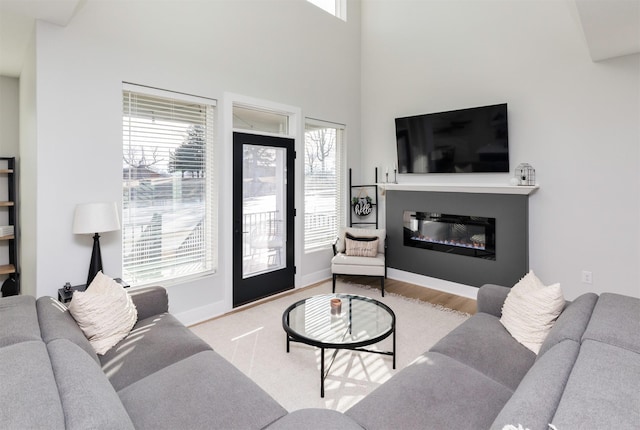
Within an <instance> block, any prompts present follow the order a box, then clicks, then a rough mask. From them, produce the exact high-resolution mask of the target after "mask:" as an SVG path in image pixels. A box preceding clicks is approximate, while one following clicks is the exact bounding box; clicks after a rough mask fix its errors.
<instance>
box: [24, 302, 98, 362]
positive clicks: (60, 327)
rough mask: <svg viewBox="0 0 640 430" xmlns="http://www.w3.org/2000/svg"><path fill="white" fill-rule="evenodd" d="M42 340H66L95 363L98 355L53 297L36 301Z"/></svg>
mask: <svg viewBox="0 0 640 430" xmlns="http://www.w3.org/2000/svg"><path fill="white" fill-rule="evenodd" d="M36 307H37V309H38V319H39V320H40V330H42V339H43V340H44V341H45V342H47V343H49V342H51V341H53V340H55V339H68V340H69V341H71V342H73V343H75V344H76V345H78V346H79V347H80V348H82V350H83V351H84V352H86V353H87V354H88V355H89V356H90V357H91V358H92V359H93V360H94V361H95V362H96V363H100V361H99V360H98V355H97V354H96V351H95V350H94V349H93V347H92V346H91V344H90V343H89V341H88V340H87V338H86V337H85V335H84V333H82V330H80V327H78V324H76V320H74V319H73V317H72V316H71V314H70V313H69V309H67V307H66V306H65V305H63V304H62V303H60V302H59V301H57V300H56V299H54V298H53V297H40V298H39V299H38V300H37V301H36Z"/></svg>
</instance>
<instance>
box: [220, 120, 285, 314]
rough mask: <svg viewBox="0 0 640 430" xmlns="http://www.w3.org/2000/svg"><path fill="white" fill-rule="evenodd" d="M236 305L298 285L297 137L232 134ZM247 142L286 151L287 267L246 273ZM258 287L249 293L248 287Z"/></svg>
mask: <svg viewBox="0 0 640 430" xmlns="http://www.w3.org/2000/svg"><path fill="white" fill-rule="evenodd" d="M233 138H234V143H233V145H234V148H233V152H234V155H233V164H234V166H233V169H234V170H233V199H234V200H233V231H234V237H233V257H232V258H233V306H234V307H239V306H242V305H245V304H248V303H252V302H254V301H257V300H260V299H263V298H265V297H269V296H272V295H275V294H278V293H281V292H284V291H287V290H291V289H292V288H294V287H295V272H296V269H295V253H294V250H295V219H296V217H295V141H294V139H291V138H289V137H283V136H266V135H263V134H257V133H244V132H239V131H236V132H234V134H233ZM244 145H253V146H259V147H263V148H278V149H281V150H282V149H283V150H284V151H285V154H286V156H285V159H284V166H283V167H284V170H285V172H286V176H285V177H283V179H282V180H283V181H284V184H285V187H284V189H285V195H284V205H285V206H284V213H283V214H282V217H283V220H284V221H285V226H286V230H285V237H286V241H285V242H284V246H283V247H282V248H283V249H284V255H283V256H282V257H284V259H283V260H281V261H280V262H281V263H282V262H283V263H284V267H278V268H274V269H273V270H266V271H262V272H258V273H254V274H252V275H250V276H246V277H245V268H244V254H245V237H246V236H245V234H247V233H250V232H245V231H243V229H244V222H243V221H244V215H246V214H245V213H244V196H243V193H244V190H245V186H244V170H243V166H244V161H245V159H244ZM249 290H252V291H258V293H257V294H248V291H249Z"/></svg>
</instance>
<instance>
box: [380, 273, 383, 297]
mask: <svg viewBox="0 0 640 430" xmlns="http://www.w3.org/2000/svg"><path fill="white" fill-rule="evenodd" d="M380 286H381V287H382V297H384V276H383V277H381V278H380Z"/></svg>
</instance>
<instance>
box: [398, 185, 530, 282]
mask: <svg viewBox="0 0 640 430" xmlns="http://www.w3.org/2000/svg"><path fill="white" fill-rule="evenodd" d="M528 199H529V197H528V196H526V195H513V194H483V193H457V192H431V191H397V190H393V191H392V190H387V192H386V229H387V247H388V254H387V266H388V267H390V268H393V269H398V270H403V271H406V272H411V273H416V274H420V275H424V276H430V277H433V278H439V279H444V280H447V281H451V282H457V283H459V284H464V285H471V286H475V287H480V286H481V285H483V284H487V283H492V284H499V285H505V286H512V285H513V284H515V283H516V282H518V280H520V278H522V277H523V276H524V275H525V274H526V273H527V272H528V271H529V234H528V231H529V226H528V225H529V200H528ZM406 210H407V211H416V212H417V211H421V212H440V213H451V214H456V215H470V216H479V217H488V218H495V219H496V259H495V261H493V260H487V259H482V258H475V257H469V256H464V255H457V254H449V253H444V252H438V251H433V250H429V249H420V248H414V247H410V246H405V245H404V244H403V214H404V211H406Z"/></svg>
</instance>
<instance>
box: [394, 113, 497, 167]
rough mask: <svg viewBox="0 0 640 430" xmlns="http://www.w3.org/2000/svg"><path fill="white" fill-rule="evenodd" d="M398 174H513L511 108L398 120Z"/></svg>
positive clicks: (426, 115) (433, 114)
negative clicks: (510, 145) (510, 166)
mask: <svg viewBox="0 0 640 430" xmlns="http://www.w3.org/2000/svg"><path fill="white" fill-rule="evenodd" d="M396 140H397V147H398V173H475V172H508V171H509V130H508V127H507V104H506V103H503V104H497V105H491V106H482V107H474V108H469V109H460V110H453V111H447V112H438V113H429V114H424V115H416V116H409V117H405V118H396Z"/></svg>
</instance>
